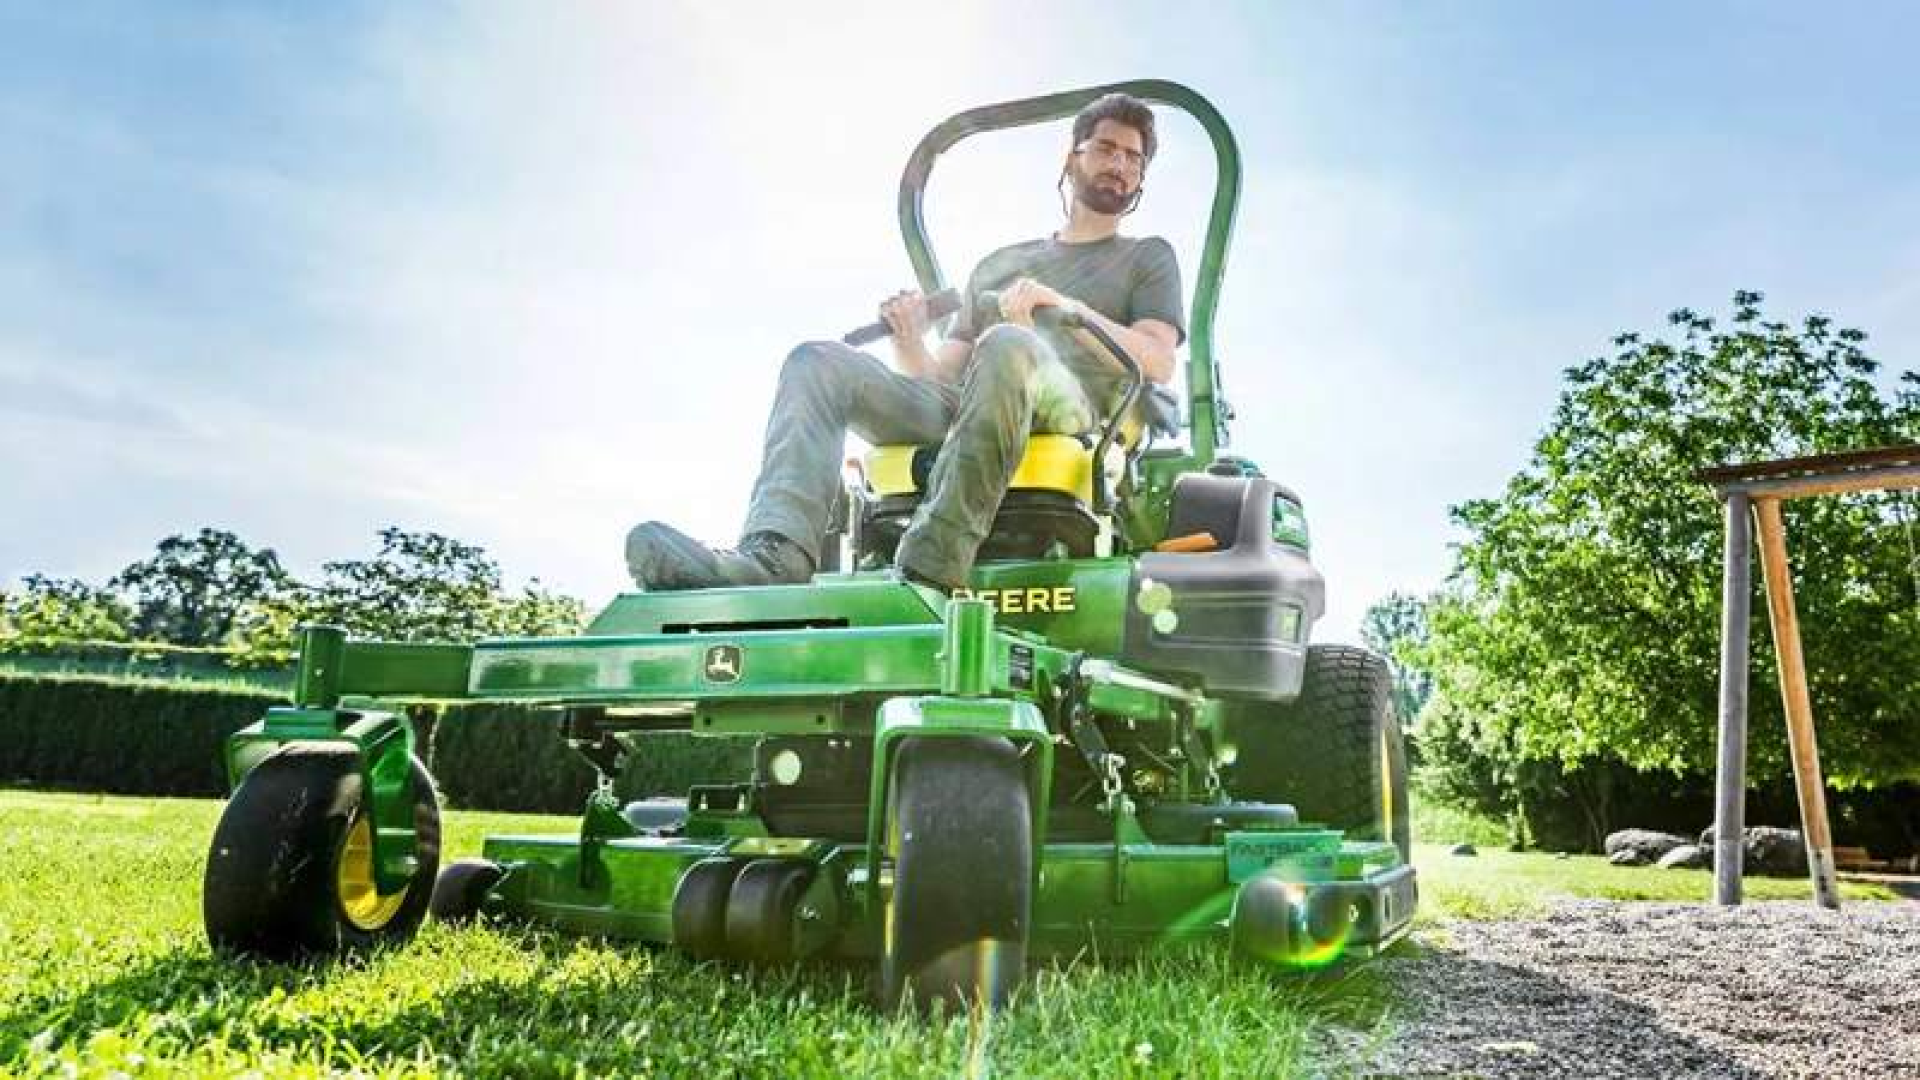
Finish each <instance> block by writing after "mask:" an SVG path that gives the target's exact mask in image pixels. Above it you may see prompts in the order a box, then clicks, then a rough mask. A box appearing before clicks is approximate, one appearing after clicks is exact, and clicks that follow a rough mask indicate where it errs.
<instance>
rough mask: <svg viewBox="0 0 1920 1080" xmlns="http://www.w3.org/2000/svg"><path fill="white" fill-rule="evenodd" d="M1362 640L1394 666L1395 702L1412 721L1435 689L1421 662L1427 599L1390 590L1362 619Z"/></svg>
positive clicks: (1404, 717) (1401, 712)
mask: <svg viewBox="0 0 1920 1080" xmlns="http://www.w3.org/2000/svg"><path fill="white" fill-rule="evenodd" d="M1360 640H1361V642H1362V643H1364V644H1365V645H1366V647H1367V648H1369V649H1372V650H1373V651H1374V652H1377V653H1379V654H1380V655H1382V656H1384V657H1386V658H1387V663H1388V664H1389V665H1390V666H1391V667H1392V669H1393V703H1394V706H1395V707H1396V708H1397V709H1398V710H1399V712H1400V719H1401V721H1402V722H1403V723H1412V722H1413V719H1414V717H1417V716H1419V715H1420V710H1421V709H1422V708H1424V707H1425V706H1426V704H1427V698H1428V697H1429V696H1430V695H1431V694H1432V693H1433V676H1432V675H1430V674H1429V673H1428V672H1427V671H1426V669H1425V668H1423V667H1421V666H1420V663H1419V655H1420V653H1419V650H1420V649H1421V648H1422V647H1423V646H1425V645H1426V643H1427V602H1426V601H1425V600H1422V599H1421V598H1419V597H1417V596H1412V595H1409V594H1407V593H1402V592H1395V593H1389V594H1388V595H1387V597H1386V598H1385V599H1383V600H1379V601H1376V602H1375V603H1374V605H1373V606H1372V607H1370V608H1368V609H1367V613H1366V615H1365V616H1363V617H1362V618H1361V620H1360Z"/></svg>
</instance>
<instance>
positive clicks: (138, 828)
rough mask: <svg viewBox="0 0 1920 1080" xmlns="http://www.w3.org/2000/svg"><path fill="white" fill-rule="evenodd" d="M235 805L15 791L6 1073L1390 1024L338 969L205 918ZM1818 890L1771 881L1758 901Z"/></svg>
mask: <svg viewBox="0 0 1920 1080" xmlns="http://www.w3.org/2000/svg"><path fill="white" fill-rule="evenodd" d="M219 810H220V804H219V803H217V802H212V801H199V800H167V799H130V798H113V797H97V796H83V795H61V794H48V793H42V792H24V791H0V957H3V958H4V960H0V1076H14V1075H22V1076H36V1075H52V1074H73V1073H78V1074H81V1075H105V1074H113V1073H122V1074H133V1075H180V1074H185V1075H204V1074H222V1075H228V1074H237V1073H244V1072H248V1071H253V1072H258V1073H264V1074H268V1075H274V1076H284V1075H314V1074H324V1073H329V1072H339V1071H350V1072H364V1073H368V1074H377V1075H413V1074H429V1073H446V1072H454V1071H457V1072H464V1073H467V1074H470V1075H475V1076H512V1077H539V1076H572V1075H604V1074H616V1075H631V1074H641V1075H649V1074H652V1075H665V1076H685V1075H701V1076H728V1075H765V1076H791V1075H819V1076H829V1075H833V1076H840V1075H901V1076H916V1075H925V1076H953V1075H959V1074H963V1073H966V1072H968V1071H969V1070H970V1068H978V1069H979V1070H980V1071H982V1072H990V1073H993V1074H996V1075H1005V1076H1072V1077H1082V1076H1094V1075H1097V1076H1103V1077H1105V1076H1133V1075H1173V1074H1177V1075H1182V1076H1215V1075H1261V1076H1281V1075H1288V1074H1292V1073H1295V1072H1298V1071H1301V1070H1302V1069H1303V1068H1304V1067H1305V1066H1306V1063H1307V1060H1308V1059H1307V1054H1308V1052H1309V1047H1310V1045H1311V1044H1312V1041H1313V1039H1314V1033H1315V1032H1316V1030H1318V1029H1319V1028H1321V1027H1322V1026H1324V1025H1332V1024H1339V1025H1343V1026H1345V1027H1348V1028H1354V1029H1358V1030H1359V1031H1360V1032H1361V1033H1362V1037H1363V1038H1366V1037H1377V1036H1378V1035H1379V1033H1381V1032H1383V1031H1384V1030H1386V1025H1390V1024H1391V1022H1392V1002H1391V1001H1390V1000H1389V999H1388V997H1387V996H1386V995H1385V994H1384V993H1383V992H1382V991H1381V988H1380V986H1379V984H1378V982H1377V981H1376V980H1375V979H1374V978H1373V977H1372V975H1371V973H1370V971H1369V969H1368V968H1367V967H1366V966H1364V965H1360V966H1357V967H1354V968H1351V969H1346V970H1338V971H1334V972H1329V973H1322V974H1320V975H1317V976H1314V977H1311V978H1306V977H1299V976H1286V975H1275V974H1269V973H1263V972H1255V971H1247V970H1243V969H1240V968H1238V967H1236V966H1234V965H1231V964H1229V963H1227V962H1226V959H1225V957H1224V956H1220V955H1217V954H1212V953H1207V954H1187V955H1178V956H1167V957H1159V958H1154V959H1151V960H1147V961H1143V962H1139V963H1129V964H1105V965H1094V964H1090V963H1079V964H1073V965H1067V966H1064V967H1043V968H1041V969H1039V970H1038V971H1037V972H1035V974H1034V977H1033V978H1032V979H1031V980H1030V981H1029V983H1028V986H1027V988H1026V989H1025V990H1024V991H1023V994H1022V997H1021V1000H1020V1001H1019V1002H1018V1003H1017V1004H1016V1005H1015V1007H1014V1008H1012V1009H1010V1010H1008V1011H1007V1012H1006V1013H1004V1014H1002V1015H1000V1016H997V1017H995V1018H993V1019H991V1020H990V1021H987V1022H986V1023H985V1024H984V1025H981V1024H969V1023H968V1021H967V1020H966V1019H965V1018H957V1019H953V1020H949V1021H944V1022H925V1021H916V1020H909V1019H902V1018H896V1017H889V1016H884V1015H880V1014H877V1013H875V1012H874V1011H872V1010H871V1009H869V1008H868V1007H867V1005H866V1004H865V988H864V980H865V977H866V973H865V971H864V970H834V969H830V970H824V971H823V970H813V971H807V972H801V973H762V972H747V971H733V970H727V969H722V968H715V967H703V966H699V965H694V964H690V963H688V962H686V961H685V960H684V959H683V958H681V957H680V956H678V955H675V954H674V953H672V952H669V951H664V950H656V949H650V948H646V947H640V946H634V945H622V944H609V943H604V942H596V941H588V940H579V939H574V938H567V937H561V936H558V935H555V934H550V933H545V932H541V931H536V930H529V929H523V928H505V929H499V928H486V927H473V928H463V929H459V930H449V929H446V928H444V927H441V926H438V925H431V924H430V925H429V926H428V927H427V928H426V929H425V930H423V931H422V932H421V934H420V936H419V937H418V938H416V939H415V940H414V942H413V943H412V944H410V945H409V946H407V947H405V948H403V949H397V950H393V951H390V952H386V953H382V954H379V955H376V956H374V957H371V958H369V959H366V960H364V961H359V962H353V963H344V964H337V965H332V966H321V967H311V968H289V967H276V966H253V965H246V964H234V963H227V962H223V961H220V960H218V959H216V958H215V957H214V956H213V955H212V953H211V952H210V951H209V950H208V948H207V946H206V943H205V939H204V938H203V937H202V934H201V930H200V910H199V903H200V895H199V894H200V874H201V860H202V859H203V857H204V855H205V848H206V844H207V841H208V839H209V837H210V836H211V835H212V830H213V826H214V821H215V819H216V818H217V817H218V815H219ZM570 824H571V823H570V821H569V820H568V819H564V818H540V817H525V816H515V815H507V814H482V813H461V812H455V813H452V814H450V815H449V816H448V821H447V825H448V828H447V842H446V857H448V858H456V857H459V856H462V855H468V854H473V853H475V852H477V851H478V850H479V846H480V839H481V837H482V835H484V834H485V833H487V832H490V831H503V830H509V829H511V830H529V829H531V830H536V831H545V830H549V829H555V830H561V831H565V830H567V829H568V828H569V826H570ZM1417 861H1418V862H1419V864H1420V870H1421V874H1422V897H1423V899H1422V903H1423V910H1422V914H1421V919H1422V920H1424V921H1426V922H1428V923H1431V922H1433V921H1434V920H1437V919H1440V918H1443V917H1446V916H1467V917H1476V918H1478V917H1497V916H1501V915H1507V914H1516V913H1524V912H1527V911H1530V910H1533V909H1535V908H1537V907H1538V906H1539V905H1541V904H1543V903H1544V902H1545V899H1546V897H1548V896H1551V895H1553V894H1556V893H1568V894H1577V895H1597V896H1612V897H1618V898H1621V899H1689V900H1691V899H1699V898H1700V897H1702V896H1704V895H1706V890H1707V888H1708V877H1707V875H1706V874H1704V873H1701V872H1698V871H1654V870H1623V869H1618V868H1615V867H1610V866H1607V865H1606V864H1605V863H1604V862H1602V861H1601V860H1598V859H1589V858H1576V859H1569V860H1556V859H1553V858H1551V857H1549V856H1540V855H1513V854H1508V853H1493V852H1489V853H1488V854H1486V855H1483V856H1481V857H1480V858H1477V859H1466V858H1453V857H1450V856H1447V855H1445V854H1443V853H1442V851H1441V849H1438V848H1423V849H1422V850H1421V852H1420V858H1419V859H1418V860H1417ZM1849 891H1850V892H1851V893H1852V894H1853V895H1855V896H1865V895H1871V894H1868V893H1864V892H1861V891H1860V890H1856V889H1850V890H1849ZM1805 892H1806V886H1805V884H1804V883H1801V882H1792V881H1785V882H1775V881H1767V882H1750V883H1749V895H1751V896H1753V897H1755V898H1762V897H1770V896H1778V897H1787V896H1792V897H1799V896H1804V895H1805ZM1402 947H1412V948H1417V947H1419V946H1418V945H1410V946H1402ZM1334 1071H1335V1072H1337V1071H1338V1069H1337V1066H1336V1067H1335V1069H1334Z"/></svg>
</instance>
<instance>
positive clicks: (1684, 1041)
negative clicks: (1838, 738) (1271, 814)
mask: <svg viewBox="0 0 1920 1080" xmlns="http://www.w3.org/2000/svg"><path fill="white" fill-rule="evenodd" d="M1374 963H1375V967H1374V970H1373V972H1372V975H1373V976H1374V977H1375V978H1377V979H1379V980H1380V981H1381V983H1382V984H1383V996H1384V999H1385V1000H1387V1001H1389V1002H1391V1003H1392V1004H1390V1005H1389V1010H1390V1011H1389V1014H1388V1015H1387V1016H1386V1018H1385V1020H1384V1021H1383V1025H1382V1028H1381V1031H1380V1032H1377V1033H1360V1032H1352V1031H1344V1030H1341V1029H1333V1030H1331V1031H1329V1032H1327V1039H1328V1042H1327V1043H1326V1044H1325V1045H1324V1046H1323V1047H1322V1049H1323V1051H1324V1054H1323V1060H1324V1061H1325V1063H1326V1065H1327V1066H1328V1071H1330V1072H1332V1073H1333V1074H1336V1075H1340V1074H1346V1073H1357V1074H1360V1075H1368V1076H1376V1075H1385V1076H1481V1077H1490V1078H1506V1077H1562V1076H1578V1077H1636V1078H1637V1077H1920V905H1915V904H1905V903H1854V904H1850V905H1848V906H1847V907H1845V908H1844V909H1842V910H1841V911H1839V912H1830V911H1823V910H1820V909H1818V908H1815V907H1813V906H1812V905H1811V904H1807V903H1790V904H1789V903H1765V904H1749V905H1747V906H1745V907H1739V908H1718V907H1710V906H1705V905H1682V904H1621V903H1612V902H1604V901H1586V900H1583V901H1568V902H1565V903H1564V904H1562V905H1561V906H1558V907H1556V908H1555V909H1553V910H1552V911H1551V912H1550V913H1549V914H1548V915H1547V916H1545V917H1543V918H1538V919H1528V920H1518V921H1507V922H1449V923H1447V924H1445V925H1444V926H1443V927H1441V928H1439V929H1436V930H1429V931H1424V932H1422V933H1421V934H1419V935H1416V939H1415V940H1414V941H1413V942H1412V943H1410V944H1408V945H1402V946H1401V947H1400V948H1398V949H1396V950H1394V951H1392V952H1390V953H1389V954H1388V955H1387V956H1385V957H1382V958H1380V959H1379V960H1377V961H1375V962H1374ZM1382 1040H1384V1041H1382Z"/></svg>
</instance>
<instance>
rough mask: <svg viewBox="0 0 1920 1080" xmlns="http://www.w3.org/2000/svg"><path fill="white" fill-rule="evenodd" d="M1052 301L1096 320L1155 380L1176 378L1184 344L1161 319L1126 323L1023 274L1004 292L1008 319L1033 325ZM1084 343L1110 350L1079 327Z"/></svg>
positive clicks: (1099, 351) (1094, 349) (1002, 307)
mask: <svg viewBox="0 0 1920 1080" xmlns="http://www.w3.org/2000/svg"><path fill="white" fill-rule="evenodd" d="M1048 304H1051V305H1053V306H1056V307H1062V308H1066V309H1067V310H1069V311H1073V312H1076V313H1078V314H1079V315H1080V317H1081V318H1083V319H1086V320H1087V321H1088V322H1091V323H1094V324H1095V325H1097V326H1099V327H1100V329H1102V330H1105V331H1106V332H1107V334H1108V336H1110V337H1112V338H1113V340H1114V342H1115V344H1117V345H1119V346H1120V347H1121V348H1123V349H1125V350H1127V355H1129V356H1131V357H1133V360H1134V363H1137V364H1139V365H1140V373H1141V374H1142V375H1145V376H1146V377H1147V379H1148V380H1149V381H1151V382H1156V383H1161V384H1163V385H1164V384H1166V383H1169V382H1172V381H1173V375H1174V372H1175V371H1176V370H1177V364H1176V363H1175V356H1174V354H1175V352H1177V351H1178V350H1179V348H1180V331H1179V330H1178V329H1176V328H1174V327H1173V326H1171V325H1169V324H1168V323H1166V322H1164V321H1162V320H1160V319H1138V320H1136V321H1135V322H1134V324H1133V325H1132V326H1122V325H1120V324H1119V323H1117V322H1114V321H1113V320H1112V319H1109V318H1107V317H1106V316H1105V315H1102V314H1100V313H1099V312H1098V311H1095V310H1094V309H1093V308H1092V307H1090V306H1088V305H1086V304H1083V303H1081V302H1080V301H1078V300H1075V299H1074V298H1072V297H1070V296H1065V295H1062V294H1061V293H1059V292H1057V291H1055V290H1053V289H1051V288H1048V287H1047V286H1045V285H1042V284H1040V283H1039V282H1037V281H1035V280H1033V279H1032V278H1021V279H1020V280H1019V281H1016V282H1014V283H1013V284H1012V285H1011V286H1009V287H1008V288H1007V290H1006V291H1005V292H1003V293H1001V294H1000V312H1001V314H1003V315H1005V316H1006V317H1007V321H1008V322H1012V323H1017V324H1018V325H1021V326H1025V327H1028V328H1031V327H1032V326H1033V309H1034V308H1036V307H1040V306H1043V305H1048ZM1075 336H1077V337H1079V338H1080V340H1081V344H1083V345H1085V346H1086V347H1087V349H1088V351H1089V352H1090V353H1091V354H1092V355H1094V356H1100V357H1104V356H1106V354H1107V351H1106V350H1105V349H1103V348H1101V347H1100V345H1099V343H1098V341H1097V340H1096V339H1095V338H1094V337H1093V335H1092V334H1089V333H1087V332H1086V331H1084V330H1080V331H1076V334H1075Z"/></svg>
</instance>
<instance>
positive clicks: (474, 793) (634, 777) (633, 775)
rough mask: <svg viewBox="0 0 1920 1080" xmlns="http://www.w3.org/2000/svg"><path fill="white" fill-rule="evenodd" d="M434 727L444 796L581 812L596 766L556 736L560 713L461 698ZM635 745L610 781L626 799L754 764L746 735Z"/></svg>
mask: <svg viewBox="0 0 1920 1080" xmlns="http://www.w3.org/2000/svg"><path fill="white" fill-rule="evenodd" d="M426 726H428V725H426V724H422V725H419V726H418V727H416V729H415V730H416V731H419V730H420V729H421V728H424V727H426ZM431 727H432V729H433V731H432V738H431V743H432V747H433V756H432V758H431V760H430V761H429V762H428V766H429V768H431V770H432V771H433V777H434V779H435V780H437V781H438V782H439V784H440V793H441V795H442V796H443V797H444V798H446V799H447V801H448V802H450V803H452V804H453V805H455V806H466V807H473V808H476V809H478V808H484V809H488V810H521V811H547V812H551V813H560V814H570V813H575V812H577V811H579V809H580V807H581V805H582V803H583V802H584V801H585V799H586V797H587V792H588V791H590V790H591V789H592V788H593V767H592V766H590V765H588V764H587V763H586V761H585V760H583V759H582V758H581V757H580V755H578V754H576V753H574V752H573V751H572V750H570V749H568V748H567V744H566V742H565V740H563V739H561V737H560V714H559V713H557V712H553V711H551V710H548V711H540V710H535V709H529V708H524V707H520V706H514V705H460V706H455V707H452V708H449V709H447V710H446V711H445V712H443V713H441V715H440V716H439V717H438V718H437V720H435V721H434V722H433V723H432V724H431ZM423 733H424V732H423ZM639 745H640V747H641V748H642V753H641V754H636V755H631V756H629V757H628V759H627V767H626V770H625V771H624V772H622V773H621V775H620V779H619V781H618V782H617V783H615V785H614V791H615V792H616V793H617V794H618V795H619V796H620V798H622V799H623V800H624V799H638V798H644V797H646V796H649V795H684V794H686V791H687V788H688V787H690V786H692V785H694V784H721V783H731V782H737V781H740V780H744V779H746V777H747V774H748V773H749V772H750V771H751V770H752V768H753V740H752V739H751V738H744V737H711V736H708V737H700V738H696V737H694V736H693V735H692V734H689V733H685V732H663V733H659V734H652V735H648V736H646V737H645V738H643V739H641V740H640V743H639Z"/></svg>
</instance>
